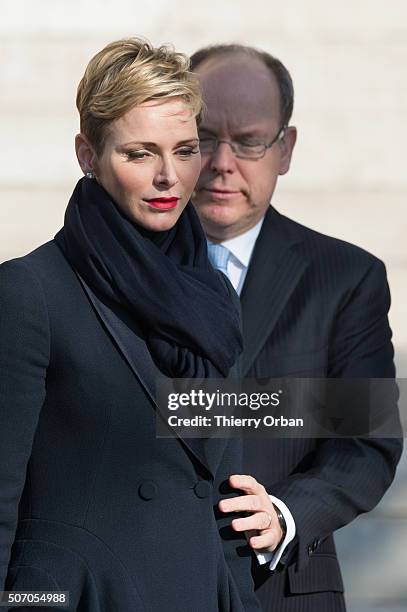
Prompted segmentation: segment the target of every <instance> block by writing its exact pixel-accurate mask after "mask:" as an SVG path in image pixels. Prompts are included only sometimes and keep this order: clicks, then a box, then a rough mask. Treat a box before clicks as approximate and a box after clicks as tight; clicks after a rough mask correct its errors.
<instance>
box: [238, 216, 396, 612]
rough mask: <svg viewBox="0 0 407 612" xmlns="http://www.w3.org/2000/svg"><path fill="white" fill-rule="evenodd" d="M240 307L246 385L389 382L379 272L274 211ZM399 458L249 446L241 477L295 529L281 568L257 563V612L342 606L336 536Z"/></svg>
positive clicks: (344, 447)
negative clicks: (283, 509) (271, 499)
mask: <svg viewBox="0 0 407 612" xmlns="http://www.w3.org/2000/svg"><path fill="white" fill-rule="evenodd" d="M241 304H242V314H243V332H244V342H245V351H244V355H243V374H244V375H245V376H246V377H251V378H260V379H265V378H268V377H280V376H281V377H286V376H288V377H289V376H293V377H305V378H307V377H317V378H323V377H333V378H341V377H354V378H373V377H377V378H385V377H388V378H391V377H393V376H394V373H395V372H394V365H393V348H392V344H391V331H390V328H389V323H388V319H387V312H388V309H389V306H390V296H389V290H388V285H387V281H386V273H385V268H384V265H383V264H382V262H381V261H379V260H378V259H377V258H375V257H374V256H372V255H370V254H369V253H367V252H366V251H364V250H362V249H360V248H358V247H356V246H353V245H351V244H348V243H346V242H343V241H340V240H337V239H333V238H330V237H328V236H324V235H322V234H319V233H317V232H315V231H313V230H310V229H308V228H305V227H303V226H301V225H299V224H298V223H295V222H294V221H292V220H290V219H288V218H287V217H284V216H283V215H281V214H279V213H278V212H277V211H276V210H275V209H273V208H270V210H269V211H268V213H267V214H266V217H265V220H264V223H263V226H262V229H261V232H260V234H259V237H258V239H257V241H256V245H255V248H254V251H253V256H252V259H251V262H250V266H249V270H248V273H247V276H246V279H245V283H244V286H243V291H242V294H241ZM401 450H402V441H401V440H400V439H396V438H394V439H381V440H375V441H373V440H370V441H362V440H360V439H337V440H334V439H319V440H316V439H287V438H285V439H280V440H277V439H275V438H273V439H272V440H267V439H264V438H263V439H261V440H256V442H255V443H254V442H253V441H251V440H247V441H246V442H245V446H244V462H243V463H244V470H245V472H246V473H248V474H252V475H253V476H255V477H256V478H257V479H258V480H259V481H260V482H261V483H262V484H264V485H265V486H266V488H267V489H268V491H269V492H270V493H272V494H273V495H275V496H276V497H279V498H281V499H282V500H283V501H284V502H285V503H286V504H287V506H288V507H289V508H290V511H291V513H292V514H293V517H294V520H295V523H296V528H297V536H296V538H295V541H294V542H293V544H292V545H290V546H289V549H288V553H289V554H288V555H287V556H286V564H287V566H286V569H285V570H284V571H282V572H275V573H274V574H272V573H270V571H269V570H268V569H267V568H265V567H261V566H258V565H257V564H254V565H253V571H254V577H255V580H256V583H257V587H258V588H257V596H258V598H259V600H260V602H261V604H262V606H263V609H264V610H268V611H270V612H271V611H273V612H274V611H275V610H278V611H279V612H300V611H301V612H305V611H307V612H319V611H320V612H327V611H328V610H329V611H336V610H338V611H339V610H343V609H344V602H343V595H342V592H343V584H342V579H341V573H340V568H339V564H338V560H337V557H336V551H335V545H334V541H333V537H332V533H333V532H334V531H335V530H336V529H338V528H339V527H342V526H343V525H346V524H348V523H349V522H350V521H351V520H352V519H354V518H355V517H356V516H357V515H358V514H360V513H361V512H366V511H368V510H371V509H372V508H373V507H374V506H375V505H376V504H377V503H378V502H379V500H380V499H381V497H382V496H383V494H384V492H385V491H386V489H387V488H388V487H389V485H390V483H391V482H392V480H393V477H394V473H395V468H396V465H397V462H398V460H399V458H400V454H401ZM355 545H357V543H355ZM375 571H376V570H375ZM377 571H380V568H379V567H377Z"/></svg>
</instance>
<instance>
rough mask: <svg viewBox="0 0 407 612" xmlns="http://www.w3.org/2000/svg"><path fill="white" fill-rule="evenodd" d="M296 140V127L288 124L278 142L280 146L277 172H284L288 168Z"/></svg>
mask: <svg viewBox="0 0 407 612" xmlns="http://www.w3.org/2000/svg"><path fill="white" fill-rule="evenodd" d="M296 141H297V128H295V127H294V126H289V127H287V128H286V130H285V134H284V138H282V139H281V140H280V142H279V146H280V148H281V159H280V170H279V172H278V173H279V174H286V173H287V172H288V171H289V169H290V163H291V156H292V154H293V150H294V146H295V143H296Z"/></svg>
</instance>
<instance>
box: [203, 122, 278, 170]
mask: <svg viewBox="0 0 407 612" xmlns="http://www.w3.org/2000/svg"><path fill="white" fill-rule="evenodd" d="M287 128H288V125H282V126H281V127H280V129H279V130H278V132H277V135H276V136H275V138H273V140H272V141H271V142H269V143H266V142H259V143H258V144H256V145H255V146H256V147H257V146H259V145H262V146H263V147H264V149H263V152H262V153H260V154H259V155H256V157H250V156H247V155H241V154H239V153H238V152H236V146H238V143H236V142H234V141H233V140H226V139H224V138H216V137H215V138H207V139H203V140H212V141H213V142H214V143H215V146H214V148H213V151H209V152H208V153H202V152H201V153H202V155H213V154H214V153H216V151H217V150H218V147H219V145H220V143H221V142H223V143H225V144H228V145H229V146H230V148H231V149H232V153H233V155H234V156H235V157H238V158H239V159H249V160H252V161H257V160H259V159H263V157H264V156H265V155H266V151H267V149H271V147H272V146H273V145H274V144H275V143H276V142H279V141H280V140H283V138H284V136H285V133H286V131H287ZM246 146H250V145H246Z"/></svg>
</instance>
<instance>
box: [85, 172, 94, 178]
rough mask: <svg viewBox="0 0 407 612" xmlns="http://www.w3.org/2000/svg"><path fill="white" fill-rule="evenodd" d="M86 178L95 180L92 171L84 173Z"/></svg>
mask: <svg viewBox="0 0 407 612" xmlns="http://www.w3.org/2000/svg"><path fill="white" fill-rule="evenodd" d="M86 177H87V178H88V179H94V178H95V173H94V172H92V171H89V172H87V173H86Z"/></svg>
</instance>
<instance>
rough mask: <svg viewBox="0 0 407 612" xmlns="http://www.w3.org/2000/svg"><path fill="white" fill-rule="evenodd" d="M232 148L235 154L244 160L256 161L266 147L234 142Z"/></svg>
mask: <svg viewBox="0 0 407 612" xmlns="http://www.w3.org/2000/svg"><path fill="white" fill-rule="evenodd" d="M233 148H234V151H235V154H236V155H238V156H239V157H244V158H246V159H258V158H259V157H263V155H264V152H265V150H266V147H265V145H264V144H250V145H249V144H243V143H241V142H234V143H233Z"/></svg>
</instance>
